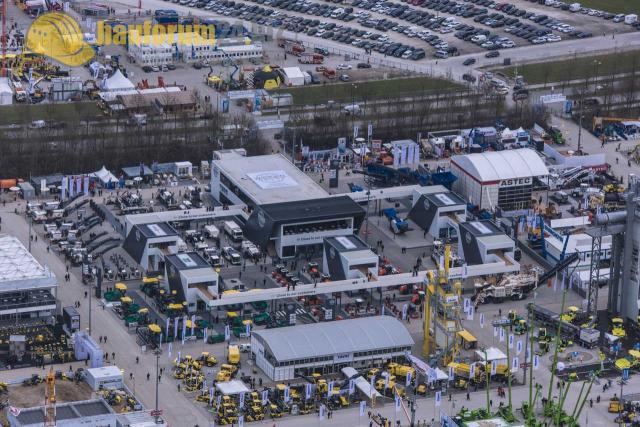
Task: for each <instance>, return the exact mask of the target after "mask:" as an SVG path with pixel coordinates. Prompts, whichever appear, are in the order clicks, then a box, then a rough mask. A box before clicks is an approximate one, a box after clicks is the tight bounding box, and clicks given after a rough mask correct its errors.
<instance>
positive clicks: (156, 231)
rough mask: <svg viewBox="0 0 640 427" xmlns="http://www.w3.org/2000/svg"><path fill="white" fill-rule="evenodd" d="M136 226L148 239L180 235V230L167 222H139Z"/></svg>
mask: <svg viewBox="0 0 640 427" xmlns="http://www.w3.org/2000/svg"><path fill="white" fill-rule="evenodd" d="M135 227H136V228H137V229H138V230H140V232H141V233H142V235H143V236H144V237H146V238H148V239H153V238H156V237H175V236H177V235H178V232H177V231H176V230H175V229H174V228H173V227H172V226H170V225H169V224H167V223H166V222H156V223H152V224H137V225H136V226H135Z"/></svg>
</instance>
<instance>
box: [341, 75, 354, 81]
mask: <svg viewBox="0 0 640 427" xmlns="http://www.w3.org/2000/svg"><path fill="white" fill-rule="evenodd" d="M349 80H351V77H349V74H341V75H340V81H341V82H348V81H349Z"/></svg>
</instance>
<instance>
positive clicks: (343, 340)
mask: <svg viewBox="0 0 640 427" xmlns="http://www.w3.org/2000/svg"><path fill="white" fill-rule="evenodd" d="M252 334H253V336H257V337H259V338H260V339H261V340H262V342H263V343H264V346H265V347H266V348H268V349H269V350H270V351H271V353H272V354H273V356H274V357H275V359H276V361H278V362H281V361H287V360H298V359H307V358H312V357H314V358H315V357H319V356H329V355H331V356H334V355H336V354H344V353H358V352H361V351H373V350H379V349H388V348H397V347H411V346H413V344H414V341H413V338H412V337H411V335H410V334H409V332H408V331H407V328H405V326H404V325H403V324H402V322H400V321H399V320H398V319H396V318H395V317H391V316H372V317H360V318H357V319H348V320H341V321H339V322H322V323H312V324H308V325H301V326H296V327H295V328H274V329H261V330H259V331H254V332H252Z"/></svg>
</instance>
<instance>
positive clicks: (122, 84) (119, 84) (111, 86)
mask: <svg viewBox="0 0 640 427" xmlns="http://www.w3.org/2000/svg"><path fill="white" fill-rule="evenodd" d="M102 89H104V90H108V91H122V90H131V89H135V85H134V84H133V83H131V80H129V79H128V78H126V77H125V76H124V75H123V74H122V72H121V71H120V70H116V72H115V73H113V75H112V76H111V77H109V78H108V79H106V80H105V81H104V84H103V87H102Z"/></svg>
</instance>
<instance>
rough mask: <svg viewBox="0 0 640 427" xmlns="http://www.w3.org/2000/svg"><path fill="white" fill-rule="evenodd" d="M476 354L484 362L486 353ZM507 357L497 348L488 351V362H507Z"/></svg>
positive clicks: (478, 352) (479, 352)
mask: <svg viewBox="0 0 640 427" xmlns="http://www.w3.org/2000/svg"><path fill="white" fill-rule="evenodd" d="M476 354H477V355H478V357H480V360H482V361H484V351H482V350H476ZM506 359H507V355H506V354H504V353H503V352H502V351H501V350H500V349H497V348H495V347H489V348H488V349H487V361H489V362H493V361H494V360H506Z"/></svg>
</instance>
